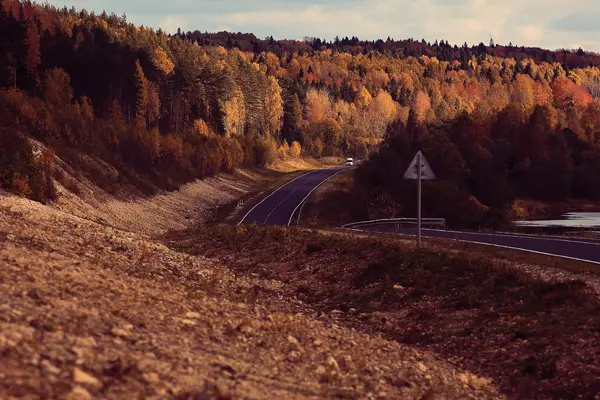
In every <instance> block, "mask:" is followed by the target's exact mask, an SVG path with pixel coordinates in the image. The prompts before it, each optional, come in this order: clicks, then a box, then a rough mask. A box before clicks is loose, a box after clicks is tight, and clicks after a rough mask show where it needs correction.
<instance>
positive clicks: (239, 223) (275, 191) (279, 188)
mask: <svg viewBox="0 0 600 400" xmlns="http://www.w3.org/2000/svg"><path fill="white" fill-rule="evenodd" d="M315 171H319V170H313V171H309V172H307V173H305V174H302V175H300V176H298V177H296V178H294V179H292V180H291V181H289V182H288V183H286V184H283V185H281V186H279V187H278V188H277V189H275V190H274V191H273V192H272V193H271V194H270V195H268V196H267V197H265V198H264V199H262V200H261V201H260V202H259V203H258V204H256V205H255V206H254V207H252V208H251V209H250V211H248V212H247V213H246V215H244V218H242V220H241V221H240V222H238V225H241V224H242V223H243V222H244V220H245V219H246V217H248V215H250V213H251V212H252V211H254V209H255V208H256V207H258V206H260V205H261V204H262V203H263V202H264V201H265V200H267V199H268V198H269V197H271V196H273V195H274V194H275V193H277V192H278V191H279V190H281V189H282V188H284V187H285V186H287V185H289V184H290V183H292V182H294V181H295V180H296V179H300V178H302V177H303V176H306V175H308V174H310V173H313V172H315Z"/></svg>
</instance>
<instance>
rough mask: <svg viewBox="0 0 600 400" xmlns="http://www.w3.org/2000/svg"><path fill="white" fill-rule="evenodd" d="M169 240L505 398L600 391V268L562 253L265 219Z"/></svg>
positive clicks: (584, 395) (594, 395) (588, 395)
mask: <svg viewBox="0 0 600 400" xmlns="http://www.w3.org/2000/svg"><path fill="white" fill-rule="evenodd" d="M165 243H166V244H167V245H168V246H169V247H171V248H173V249H178V250H184V251H187V252H188V253H190V254H202V255H204V256H208V257H211V258H219V259H220V260H221V261H222V262H223V263H226V264H227V265H228V266H229V267H230V268H232V269H233V270H235V271H236V272H237V273H239V274H243V275H255V274H256V275H258V276H259V277H261V278H263V279H273V280H278V281H281V282H284V283H285V290H286V292H285V293H286V296H287V297H290V298H291V297H294V296H296V297H297V298H299V299H300V300H302V301H303V302H305V303H306V304H308V305H310V306H312V307H313V308H314V309H316V310H319V311H320V312H322V313H324V314H325V315H327V314H329V315H336V316H337V323H339V324H340V325H341V326H345V327H346V328H349V329H356V330H357V331H358V332H362V333H366V334H370V335H374V334H375V335H383V337H384V338H386V339H387V340H392V341H396V342H398V343H403V344H406V345H410V346H414V347H417V348H420V349H422V350H426V351H431V352H433V353H434V354H436V355H437V356H438V357H441V358H443V359H445V360H448V361H450V362H452V363H453V364H454V365H456V366H457V367H460V368H467V369H468V370H470V371H472V372H474V373H476V374H478V375H479V376H485V377H488V378H491V379H492V380H493V382H494V383H495V384H497V385H498V387H499V388H500V390H501V392H502V393H503V394H504V395H506V396H507V397H509V398H515V399H555V398H561V399H598V398H600V380H598V377H599V376H600V364H599V363H598V361H597V360H599V359H600V296H598V292H597V290H596V289H597V287H596V286H595V283H597V279H596V278H597V276H596V275H593V274H591V275H590V274H584V273H580V274H577V273H566V272H565V271H564V270H563V269H562V268H561V266H560V260H558V261H556V262H557V265H556V267H555V268H545V267H543V266H529V265H522V264H517V263H513V262H508V261H506V260H502V259H495V258H494V257H492V256H490V255H489V254H485V252H482V253H480V254H472V253H471V252H466V251H463V250H461V249H460V248H454V246H453V244H452V243H451V242H448V243H445V244H444V245H441V244H439V245H436V246H431V247H428V248H427V249H426V250H422V251H417V250H415V249H414V247H413V243H412V241H408V240H402V239H398V238H388V237H373V236H367V237H364V236H362V235H361V236H360V237H353V236H352V235H351V234H336V233H334V232H329V233H327V234H323V233H320V232H317V231H312V230H305V229H296V230H289V229H288V230H285V229H278V228H260V227H248V228H241V227H237V228H231V227H213V228H208V227H202V228H197V229H192V230H190V231H188V232H179V233H173V234H170V235H169V236H168V237H167V238H166V239H165ZM284 249H285V250H284ZM588 278H589V279H588ZM589 284H592V286H589Z"/></svg>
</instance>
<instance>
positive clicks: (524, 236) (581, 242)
mask: <svg viewBox="0 0 600 400" xmlns="http://www.w3.org/2000/svg"><path fill="white" fill-rule="evenodd" d="M425 231H431V232H448V233H458V234H462V235H465V234H466V235H482V236H496V237H512V238H527V239H536V240H547V241H551V242H564V243H579V244H589V245H592V246H600V242H587V241H581V240H568V239H556V238H555V236H551V237H547V236H533V235H510V234H501V233H479V232H461V231H447V230H443V229H426V230H425Z"/></svg>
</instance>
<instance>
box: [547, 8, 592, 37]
mask: <svg viewBox="0 0 600 400" xmlns="http://www.w3.org/2000/svg"><path fill="white" fill-rule="evenodd" d="M599 22H600V14H598V13H595V12H591V13H587V14H570V15H566V16H564V17H562V18H559V19H557V20H555V21H553V22H552V23H551V26H552V27H554V28H555V29H557V30H561V31H567V32H583V33H585V32H600V24H599Z"/></svg>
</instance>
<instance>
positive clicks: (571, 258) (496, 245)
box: [444, 238, 600, 265]
mask: <svg viewBox="0 0 600 400" xmlns="http://www.w3.org/2000/svg"><path fill="white" fill-rule="evenodd" d="M444 239H446V238H444ZM450 240H454V241H457V242H463V243H475V244H482V245H484V246H492V247H500V248H503V249H509V250H519V251H524V252H527V253H534V254H541V255H543V256H550V257H558V258H564V259H567V260H572V261H580V262H585V263H590V264H596V265H600V261H592V260H586V259H583V258H575V257H569V256H563V255H560V254H552V253H545V252H543V251H536V250H529V249H523V248H520V247H512V246H504V245H501V244H493V243H485V242H476V241H472V240H462V239H450ZM579 243H581V242H579Z"/></svg>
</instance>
